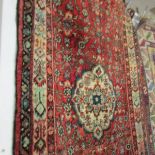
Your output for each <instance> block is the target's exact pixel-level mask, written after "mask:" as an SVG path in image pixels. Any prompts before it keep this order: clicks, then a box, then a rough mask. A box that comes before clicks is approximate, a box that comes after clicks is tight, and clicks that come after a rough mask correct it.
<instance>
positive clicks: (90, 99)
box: [73, 65, 116, 140]
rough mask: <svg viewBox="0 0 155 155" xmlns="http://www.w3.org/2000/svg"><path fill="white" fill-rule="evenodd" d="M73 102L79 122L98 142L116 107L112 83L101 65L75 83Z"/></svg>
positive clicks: (107, 126)
mask: <svg viewBox="0 0 155 155" xmlns="http://www.w3.org/2000/svg"><path fill="white" fill-rule="evenodd" d="M73 102H74V107H75V111H76V114H77V116H78V119H79V122H80V123H81V124H82V126H83V127H84V129H85V130H86V131H87V132H91V133H93V136H94V137H95V138H96V139H98V140H99V139H100V138H101V137H102V135H103V130H106V129H108V128H109V126H110V121H111V120H112V119H113V115H114V110H115V105H116V97H115V93H114V88H113V85H112V82H111V81H110V79H109V77H108V75H107V74H106V73H105V71H104V68H103V67H102V66H101V65H97V66H95V67H94V68H93V70H92V71H87V72H85V73H84V74H83V75H82V77H81V79H80V80H78V81H77V83H76V89H75V92H74V95H73Z"/></svg>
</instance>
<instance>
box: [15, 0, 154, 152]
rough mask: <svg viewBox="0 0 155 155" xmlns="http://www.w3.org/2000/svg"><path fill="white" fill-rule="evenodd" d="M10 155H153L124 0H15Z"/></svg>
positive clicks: (141, 75) (146, 104)
mask: <svg viewBox="0 0 155 155" xmlns="http://www.w3.org/2000/svg"><path fill="white" fill-rule="evenodd" d="M16 77H17V78H16V79H17V80H16V87H17V96H16V101H17V102H16V119H15V136H14V154H15V155H112V154H113V155H121V154H123V155H142V154H143V155H153V154H155V150H154V137H153V126H152V124H151V120H150V115H151V113H150V102H149V90H148V87H147V82H146V75H145V70H144V66H143V63H142V58H141V55H140V50H139V47H138V42H137V38H136V34H135V32H134V29H133V27H132V23H131V18H130V17H129V15H127V13H125V6H124V4H123V2H122V0H19V4H18V55H17V71H16Z"/></svg>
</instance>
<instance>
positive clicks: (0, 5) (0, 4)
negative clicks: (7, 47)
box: [0, 0, 2, 54]
mask: <svg viewBox="0 0 155 155" xmlns="http://www.w3.org/2000/svg"><path fill="white" fill-rule="evenodd" d="M1 29H2V0H0V54H1Z"/></svg>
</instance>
